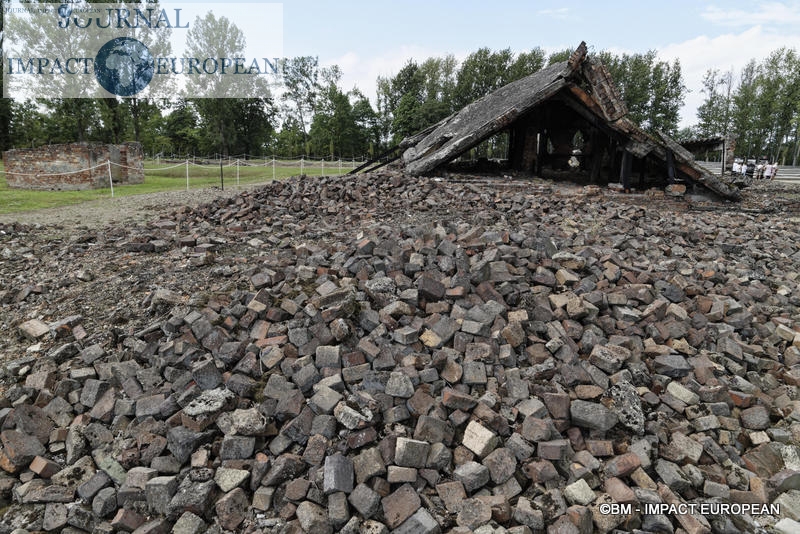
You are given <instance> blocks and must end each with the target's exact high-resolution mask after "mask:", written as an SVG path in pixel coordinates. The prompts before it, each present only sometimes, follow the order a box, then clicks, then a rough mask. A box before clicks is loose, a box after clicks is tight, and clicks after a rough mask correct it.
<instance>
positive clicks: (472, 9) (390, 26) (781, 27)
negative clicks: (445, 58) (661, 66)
mask: <svg viewBox="0 0 800 534" xmlns="http://www.w3.org/2000/svg"><path fill="white" fill-rule="evenodd" d="M283 10H284V24H283V28H284V55H286V56H287V57H292V56H298V55H314V56H319V58H320V62H321V63H323V64H332V63H336V64H338V65H339V66H340V67H341V68H342V70H343V72H344V85H345V88H348V89H349V88H351V87H353V86H358V87H359V88H360V89H361V90H362V91H363V92H364V93H365V94H367V96H370V97H373V95H374V92H375V79H376V78H377V76H378V75H383V76H386V75H391V74H394V73H395V72H397V70H398V69H399V68H401V67H402V66H403V65H404V64H405V63H406V61H407V60H408V59H412V58H413V59H416V60H418V61H421V60H424V59H426V58H427V57H430V56H437V55H444V54H448V53H452V54H454V55H455V56H456V58H458V59H462V58H463V57H465V56H466V55H467V54H469V53H470V52H472V51H474V50H476V49H478V48H480V47H483V46H488V47H490V48H492V49H502V48H507V47H510V48H511V49H512V50H514V51H515V52H519V51H523V50H527V49H530V48H533V47H536V46H539V47H542V48H543V49H545V50H546V51H548V52H551V51H557V50H562V49H564V48H574V47H576V46H577V45H578V44H579V43H580V42H581V41H582V40H583V41H586V43H587V44H588V45H589V47H590V49H594V50H595V51H600V50H610V51H612V52H615V53H625V52H627V53H636V52H646V51H648V50H656V51H657V52H658V53H659V57H660V58H661V59H664V60H667V61H672V60H673V59H675V58H677V59H680V61H681V66H682V70H683V74H684V80H685V83H686V85H687V86H688V87H689V89H690V90H691V92H690V94H689V95H688V97H687V100H686V106H685V108H684V113H683V119H682V125H684V126H686V125H690V124H692V123H694V121H695V111H696V108H697V106H698V105H699V104H700V103H701V102H702V94H700V88H701V85H700V82H701V80H702V77H703V74H704V73H705V72H706V70H708V69H709V68H720V69H722V70H728V69H730V68H733V69H734V72H735V73H738V71H739V69H740V68H741V67H742V66H743V65H744V64H745V63H747V61H749V60H750V59H752V58H755V59H757V60H760V59H763V58H764V57H766V56H767V54H769V52H770V51H772V50H775V49H777V48H779V47H781V46H786V47H793V48H796V49H798V50H800V32H798V30H797V29H798V28H800V1H798V0H792V1H758V0H756V1H752V0H751V1H740V0H718V1H703V0H701V1H685V0H673V1H671V2H652V1H613V0H611V1H607V2H598V1H596V0H595V1H587V2H579V1H559V2H551V1H529V2H524V1H503V0H496V1H494V2H485V1H484V2H476V1H470V0H462V1H458V2H456V1H451V0H446V1H438V2H437V1H434V0H428V1H421V0H410V1H403V2H400V1H396V2H386V1H379V0H373V1H363V0H354V1H341V2H329V1H321V0H286V1H285V2H284V3H283ZM248 37H250V36H249V35H248Z"/></svg>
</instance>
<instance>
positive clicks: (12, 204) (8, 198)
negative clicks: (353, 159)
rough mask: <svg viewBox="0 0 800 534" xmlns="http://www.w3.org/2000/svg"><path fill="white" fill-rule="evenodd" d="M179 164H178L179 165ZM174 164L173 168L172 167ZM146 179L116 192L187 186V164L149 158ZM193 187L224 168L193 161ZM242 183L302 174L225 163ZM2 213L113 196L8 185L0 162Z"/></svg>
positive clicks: (294, 167)
mask: <svg viewBox="0 0 800 534" xmlns="http://www.w3.org/2000/svg"><path fill="white" fill-rule="evenodd" d="M175 165H177V166H175ZM168 167H172V168H168ZM350 167H351V164H350V162H347V164H346V166H345V167H344V168H343V169H342V172H343V173H346V172H348V171H349V170H350ZM144 169H145V171H144V173H145V179H144V183H143V184H138V185H115V186H114V196H115V197H119V196H129V195H141V194H145V193H156V192H160V191H176V190H181V189H184V190H185V189H186V165H185V164H184V163H180V164H175V163H172V164H171V163H169V162H165V161H160V162H155V161H146V162H145V165H144ZM188 169H189V188H190V189H200V188H206V187H220V168H219V166H217V165H193V164H190V165H189V167H188ZM237 171H238V185H240V186H245V185H253V184H262V183H267V182H270V181H272V180H273V176H274V179H277V180H280V179H283V178H288V177H290V176H297V175H299V174H301V169H300V166H299V164H298V162H278V163H277V164H276V165H275V167H274V174H273V167H272V165H271V164H267V166H264V165H263V164H261V165H258V166H246V165H241V166H239V167H238V169H237V166H236V165H235V164H234V165H227V166H224V167H223V169H222V174H223V180H224V187H225V188H226V189H227V188H235V187H236V186H237ZM0 172H2V174H1V175H0V214H7V213H17V212H21V211H30V210H37V209H43V208H54V207H59V206H66V205H70V204H80V203H81V202H86V201H89V200H96V199H100V198H106V197H110V196H111V189H110V188H104V189H89V190H83V191H31V190H25V189H11V188H9V187H8V184H7V182H6V176H5V168H4V167H3V166H2V163H0ZM302 174H306V175H308V176H321V175H322V165H321V164H320V162H313V164H312V165H308V164H307V163H306V164H304V166H303V169H302ZM325 174H326V175H331V174H339V167H338V165H337V164H331V163H330V162H329V163H328V164H327V165H326V167H325Z"/></svg>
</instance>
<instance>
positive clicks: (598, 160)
mask: <svg viewBox="0 0 800 534" xmlns="http://www.w3.org/2000/svg"><path fill="white" fill-rule="evenodd" d="M591 139H592V141H591V146H592V154H591V171H590V173H591V174H590V178H589V180H590V181H591V183H593V184H599V183H600V170H601V169H602V167H603V155H604V153H605V150H606V144H605V140H604V139H603V138H602V136H601V135H600V134H599V133H597V132H593V133H592V136H591Z"/></svg>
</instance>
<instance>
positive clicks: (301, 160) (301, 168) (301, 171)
mask: <svg viewBox="0 0 800 534" xmlns="http://www.w3.org/2000/svg"><path fill="white" fill-rule="evenodd" d="M303 168H304V165H303V156H300V175H301V176H302V175H303V174H305V173H304V172H303Z"/></svg>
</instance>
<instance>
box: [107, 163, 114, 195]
mask: <svg viewBox="0 0 800 534" xmlns="http://www.w3.org/2000/svg"><path fill="white" fill-rule="evenodd" d="M106 165H108V185H110V186H111V198H114V180H113V179H112V178H111V160H110V159H107V160H106Z"/></svg>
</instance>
